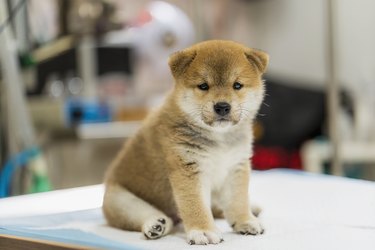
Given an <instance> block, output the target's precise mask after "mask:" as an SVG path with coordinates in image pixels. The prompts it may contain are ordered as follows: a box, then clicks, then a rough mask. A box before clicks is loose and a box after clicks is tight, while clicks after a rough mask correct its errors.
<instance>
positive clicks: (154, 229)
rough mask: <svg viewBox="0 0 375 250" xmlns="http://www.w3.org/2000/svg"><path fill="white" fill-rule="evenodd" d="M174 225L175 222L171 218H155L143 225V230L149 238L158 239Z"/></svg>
mask: <svg viewBox="0 0 375 250" xmlns="http://www.w3.org/2000/svg"><path fill="white" fill-rule="evenodd" d="M172 225H173V223H172V220H171V219H170V218H163V217H160V218H155V219H151V220H149V221H147V222H146V223H145V224H144V225H143V227H142V232H143V234H144V235H145V237H146V238H147V239H157V238H160V237H162V236H164V235H166V234H168V233H169V231H170V230H171V228H172Z"/></svg>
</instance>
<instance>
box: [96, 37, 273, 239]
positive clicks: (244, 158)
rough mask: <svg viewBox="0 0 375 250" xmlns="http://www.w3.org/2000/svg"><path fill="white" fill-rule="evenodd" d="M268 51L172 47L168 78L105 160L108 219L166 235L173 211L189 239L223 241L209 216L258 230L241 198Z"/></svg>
mask: <svg viewBox="0 0 375 250" xmlns="http://www.w3.org/2000/svg"><path fill="white" fill-rule="evenodd" d="M267 64H268V55H267V54H266V53H264V52H262V51H259V50H256V49H251V48H247V47H245V46H243V45H241V44H238V43H235V42H231V41H217V40H214V41H206V42H202V43H199V44H196V45H194V46H192V47H190V48H187V49H185V50H182V51H180V52H177V53H175V54H173V55H172V56H171V57H170V59H169V66H170V69H171V72H172V74H173V77H174V79H175V86H174V89H173V91H172V92H171V93H170V95H169V96H168V97H167V99H166V101H165V103H164V105H163V106H162V107H161V108H160V109H159V110H157V111H156V112H154V113H152V114H151V115H150V116H149V117H148V118H147V119H146V120H145V122H144V124H143V126H142V128H141V129H140V130H139V131H138V133H137V134H136V135H135V136H134V137H133V138H132V139H130V140H129V141H128V142H127V143H126V144H125V146H124V147H123V149H122V150H121V151H120V153H119V154H118V156H117V157H116V158H115V159H114V161H113V162H112V164H111V166H110V168H109V170H108V172H107V175H106V180H105V187H106V190H105V195H104V201H103V211H104V214H105V217H106V219H107V221H108V223H109V225H111V226H114V227H117V228H121V229H125V230H134V231H141V232H143V234H144V235H145V237H146V238H148V239H156V238H159V237H162V236H165V235H167V234H168V233H169V232H170V231H171V229H172V227H173V224H174V222H176V218H181V219H182V222H183V225H184V228H185V231H186V234H187V241H188V243H189V244H217V243H220V242H221V241H223V238H222V236H221V233H220V232H219V230H218V229H217V228H216V226H215V223H214V217H222V216H224V217H225V219H226V220H227V221H228V223H229V224H230V225H231V226H232V227H233V230H234V231H235V232H238V233H241V234H246V235H247V234H252V235H256V234H261V233H263V228H262V226H261V225H260V223H259V221H258V218H257V217H256V216H255V215H254V214H253V213H252V212H251V209H250V201H249V194H248V190H249V177H250V171H251V166H250V161H249V159H250V158H251V156H252V141H253V134H252V121H253V119H254V117H255V115H256V113H257V111H258V109H259V106H260V104H261V102H262V100H263V95H264V86H263V82H262V74H263V73H264V72H265V70H266V67H267Z"/></svg>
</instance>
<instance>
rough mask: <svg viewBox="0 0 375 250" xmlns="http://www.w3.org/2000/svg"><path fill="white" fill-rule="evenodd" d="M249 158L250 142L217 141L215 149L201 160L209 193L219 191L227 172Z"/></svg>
mask: <svg viewBox="0 0 375 250" xmlns="http://www.w3.org/2000/svg"><path fill="white" fill-rule="evenodd" d="M250 156H251V140H249V138H247V140H243V141H242V140H241V142H238V143H228V142H225V141H219V143H218V145H217V147H213V148H212V149H211V150H210V151H209V152H208V154H207V157H206V158H205V159H203V160H202V162H201V164H200V165H201V167H202V171H203V172H204V175H205V177H206V178H205V181H207V182H208V183H206V184H207V185H209V186H210V189H211V191H214V190H219V189H220V188H221V187H222V185H223V183H224V181H225V179H226V177H227V176H228V173H229V171H231V170H233V169H234V168H235V167H236V166H238V165H239V164H240V163H241V162H243V161H244V160H247V159H249V157H250Z"/></svg>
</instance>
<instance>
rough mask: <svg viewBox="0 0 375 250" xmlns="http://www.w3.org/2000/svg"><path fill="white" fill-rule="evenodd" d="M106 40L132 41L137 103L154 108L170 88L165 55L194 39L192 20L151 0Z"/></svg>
mask: <svg viewBox="0 0 375 250" xmlns="http://www.w3.org/2000/svg"><path fill="white" fill-rule="evenodd" d="M105 41H106V42H107V43H108V44H112V45H116V44H117V45H118V44H123V43H124V41H128V42H129V43H131V44H132V45H133V46H134V48H135V51H136V55H135V56H136V59H137V60H136V67H137V72H138V74H137V75H136V76H135V77H136V78H135V82H136V83H137V84H136V86H135V88H136V89H135V94H136V95H137V96H138V97H139V98H140V102H142V103H146V105H147V106H149V107H153V106H155V105H158V104H159V103H160V102H161V101H160V99H161V98H162V97H163V96H164V95H165V93H166V91H167V90H168V89H170V87H171V84H172V83H173V80H172V78H171V76H170V73H169V67H168V63H167V62H168V57H169V55H170V54H172V53H173V52H176V51H178V50H181V49H183V48H186V47H188V46H189V45H191V44H192V43H194V41H195V31H194V27H193V23H192V22H191V20H190V19H189V17H188V16H187V15H186V14H185V13H184V12H183V11H182V10H181V9H179V8H177V7H176V6H174V5H172V4H170V3H167V2H163V1H151V2H150V3H149V4H147V6H146V7H145V8H144V9H143V10H141V12H140V13H139V14H138V16H137V17H136V18H135V19H134V20H132V21H131V22H130V25H129V27H127V28H126V29H125V30H123V31H116V32H111V33H109V34H108V35H107V37H106V39H105Z"/></svg>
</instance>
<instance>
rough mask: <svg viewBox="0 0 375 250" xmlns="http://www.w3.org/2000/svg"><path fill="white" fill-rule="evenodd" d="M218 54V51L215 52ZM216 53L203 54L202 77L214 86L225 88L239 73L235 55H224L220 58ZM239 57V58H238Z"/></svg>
mask: <svg viewBox="0 0 375 250" xmlns="http://www.w3.org/2000/svg"><path fill="white" fill-rule="evenodd" d="M213 52H216V51H213ZM214 54H215V53H202V55H201V58H200V60H201V61H202V62H203V65H204V67H203V68H202V72H201V75H202V76H204V77H205V79H207V80H209V81H210V82H211V83H212V84H215V85H219V86H223V85H225V84H226V83H227V82H228V81H229V80H231V78H235V77H236V74H238V73H237V71H238V70H237V67H236V61H238V59H237V60H236V59H235V55H233V54H230V53H223V54H222V55H220V56H218V55H217V54H215V55H214ZM237 57H238V56H237Z"/></svg>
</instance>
